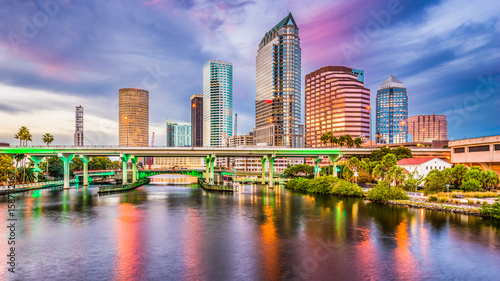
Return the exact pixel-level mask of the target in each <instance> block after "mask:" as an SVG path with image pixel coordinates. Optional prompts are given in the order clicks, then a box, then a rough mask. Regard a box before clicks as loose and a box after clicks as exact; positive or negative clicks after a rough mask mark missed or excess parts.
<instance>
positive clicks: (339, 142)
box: [337, 136, 345, 147]
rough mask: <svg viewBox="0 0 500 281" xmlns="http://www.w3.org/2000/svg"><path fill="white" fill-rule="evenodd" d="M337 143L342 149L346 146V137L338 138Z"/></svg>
mask: <svg viewBox="0 0 500 281" xmlns="http://www.w3.org/2000/svg"><path fill="white" fill-rule="evenodd" d="M337 143H338V145H339V146H340V147H344V145H345V136H340V137H339V138H338V141H337Z"/></svg>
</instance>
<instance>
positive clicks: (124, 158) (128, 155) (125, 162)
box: [120, 154, 130, 184]
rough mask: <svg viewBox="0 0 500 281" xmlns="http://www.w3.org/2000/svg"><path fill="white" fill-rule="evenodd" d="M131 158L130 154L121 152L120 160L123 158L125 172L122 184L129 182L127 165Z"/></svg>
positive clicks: (123, 170)
mask: <svg viewBox="0 0 500 281" xmlns="http://www.w3.org/2000/svg"><path fill="white" fill-rule="evenodd" d="M129 159H130V154H120V160H122V172H123V180H122V184H127V182H128V179H127V173H128V170H127V168H128V167H127V165H128V160H129Z"/></svg>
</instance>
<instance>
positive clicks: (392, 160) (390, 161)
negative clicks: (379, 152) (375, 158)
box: [372, 153, 398, 180]
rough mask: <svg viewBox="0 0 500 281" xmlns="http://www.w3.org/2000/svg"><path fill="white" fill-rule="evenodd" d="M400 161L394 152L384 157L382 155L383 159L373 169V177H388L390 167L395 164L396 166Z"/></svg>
mask: <svg viewBox="0 0 500 281" xmlns="http://www.w3.org/2000/svg"><path fill="white" fill-rule="evenodd" d="M397 163H398V160H397V159H396V156H394V154H390V153H389V154H387V155H385V156H384V157H382V161H380V163H378V164H377V165H376V166H375V167H374V168H373V171H372V174H373V177H374V178H378V179H384V180H386V179H387V172H388V171H389V169H390V168H391V167H393V166H395V165H396V164H397Z"/></svg>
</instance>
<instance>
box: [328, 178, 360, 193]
mask: <svg viewBox="0 0 500 281" xmlns="http://www.w3.org/2000/svg"><path fill="white" fill-rule="evenodd" d="M330 193H331V194H335V195H339V196H354V197H363V190H361V187H359V185H357V184H355V183H350V182H348V181H346V180H339V181H337V182H336V183H334V184H333V186H332V189H331V191H330Z"/></svg>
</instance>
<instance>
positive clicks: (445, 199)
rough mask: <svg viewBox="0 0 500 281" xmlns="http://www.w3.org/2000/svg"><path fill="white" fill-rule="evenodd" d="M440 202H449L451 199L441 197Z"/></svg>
mask: <svg viewBox="0 0 500 281" xmlns="http://www.w3.org/2000/svg"><path fill="white" fill-rule="evenodd" d="M438 201H439V203H448V202H449V201H450V199H448V198H447V197H439V200H438Z"/></svg>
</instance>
